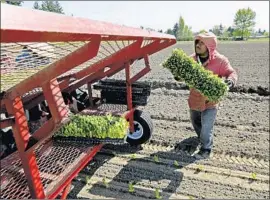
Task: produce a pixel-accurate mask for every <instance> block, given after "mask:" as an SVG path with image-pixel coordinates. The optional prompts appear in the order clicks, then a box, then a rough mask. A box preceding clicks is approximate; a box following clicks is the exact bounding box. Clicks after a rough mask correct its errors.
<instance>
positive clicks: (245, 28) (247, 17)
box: [234, 8, 256, 39]
mask: <svg viewBox="0 0 270 200" xmlns="http://www.w3.org/2000/svg"><path fill="white" fill-rule="evenodd" d="M255 18H256V13H255V12H254V11H253V10H251V9H250V8H247V9H245V8H243V9H239V10H238V11H237V12H236V14H235V17H234V25H235V29H236V30H235V31H234V35H235V36H240V37H241V39H244V37H249V36H250V34H251V31H252V28H253V27H254V26H255V24H256V23H255Z"/></svg>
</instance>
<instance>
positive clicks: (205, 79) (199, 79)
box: [163, 49, 228, 102]
mask: <svg viewBox="0 0 270 200" xmlns="http://www.w3.org/2000/svg"><path fill="white" fill-rule="evenodd" d="M163 67H164V68H167V69H169V70H170V72H171V73H172V74H173V76H174V77H175V79H176V80H183V81H184V82H185V83H186V84H187V85H188V86H189V87H190V88H195V89H196V90H198V91H199V92H200V93H201V94H203V95H204V96H205V97H207V98H208V101H210V102H218V101H220V100H221V98H223V97H224V96H225V95H226V94H227V91H228V87H227V85H226V84H225V83H224V82H223V80H222V79H221V78H219V77H218V76H217V75H215V74H213V72H212V71H210V70H207V69H205V68H204V67H203V66H202V65H201V64H199V63H197V62H196V61H195V60H194V59H193V58H191V57H189V56H188V55H186V53H185V52H184V51H183V50H181V49H174V50H173V52H172V55H171V56H170V57H169V58H168V59H167V60H166V61H165V62H164V63H163Z"/></svg>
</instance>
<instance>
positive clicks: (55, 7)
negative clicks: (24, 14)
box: [33, 1, 64, 14]
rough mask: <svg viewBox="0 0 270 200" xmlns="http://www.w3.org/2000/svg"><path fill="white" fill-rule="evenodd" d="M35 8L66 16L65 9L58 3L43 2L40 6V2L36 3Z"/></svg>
mask: <svg viewBox="0 0 270 200" xmlns="http://www.w3.org/2000/svg"><path fill="white" fill-rule="evenodd" d="M33 8H34V9H39V10H43V11H48V12H55V13H61V14H64V11H63V8H62V6H61V5H60V3H59V2H58V1H42V2H41V5H39V4H38V2H37V1H35V3H34V7H33Z"/></svg>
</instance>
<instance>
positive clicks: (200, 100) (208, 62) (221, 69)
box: [188, 33, 238, 159]
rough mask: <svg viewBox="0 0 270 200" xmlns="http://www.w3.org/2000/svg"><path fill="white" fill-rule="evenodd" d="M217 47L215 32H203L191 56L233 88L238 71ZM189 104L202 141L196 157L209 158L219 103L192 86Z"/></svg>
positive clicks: (197, 38) (195, 126)
mask: <svg viewBox="0 0 270 200" xmlns="http://www.w3.org/2000/svg"><path fill="white" fill-rule="evenodd" d="M216 48H217V38H216V36H215V35H214V34H213V33H201V34H199V35H197V36H196V37H195V53H194V54H192V55H191V57H192V58H194V60H195V61H197V62H199V63H201V64H202V65H203V66H204V67H205V68H206V69H208V70H210V71H212V72H213V73H214V74H217V75H218V76H219V77H220V78H225V83H226V84H227V85H228V87H229V88H232V87H234V86H235V84H236V82H237V79H238V75H237V72H236V71H235V70H234V69H233V68H232V66H231V65H230V62H229V60H228V58H226V57H225V56H224V55H221V54H220V53H218V52H217V50H216ZM188 105H189V108H190V117H191V122H192V125H193V127H194V129H195V132H196V133H197V135H198V138H199V140H200V143H201V148H200V150H199V152H198V153H197V154H195V158H197V159H203V158H208V157H209V156H210V153H211V150H212V147H213V127H214V123H215V119H216V115H217V110H218V104H217V103H212V102H208V101H207V98H206V97H205V96H203V95H202V94H201V93H200V92H199V91H197V90H196V89H194V88H191V90H190V95H189V99H188Z"/></svg>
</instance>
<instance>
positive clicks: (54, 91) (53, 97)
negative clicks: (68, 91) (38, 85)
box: [42, 79, 68, 124]
mask: <svg viewBox="0 0 270 200" xmlns="http://www.w3.org/2000/svg"><path fill="white" fill-rule="evenodd" d="M42 88H43V93H44V97H45V99H46V100H47V103H48V106H49V109H50V112H51V114H52V118H53V119H54V122H55V124H57V123H59V122H61V121H62V119H63V118H64V117H65V116H66V114H67V113H68V108H67V106H66V105H65V103H64V99H63V96H62V93H61V90H60V87H59V84H58V81H57V80H56V79H54V80H52V81H50V82H48V83H47V84H45V85H44V86H43V87H42Z"/></svg>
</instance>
